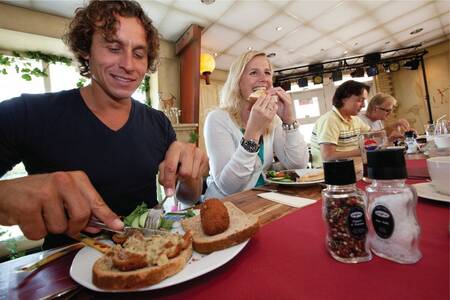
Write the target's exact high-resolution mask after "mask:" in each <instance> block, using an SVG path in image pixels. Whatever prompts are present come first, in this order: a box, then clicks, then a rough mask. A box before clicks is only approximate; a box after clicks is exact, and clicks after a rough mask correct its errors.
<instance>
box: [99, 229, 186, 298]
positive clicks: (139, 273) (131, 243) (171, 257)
mask: <svg viewBox="0 0 450 300" xmlns="http://www.w3.org/2000/svg"><path fill="white" fill-rule="evenodd" d="M191 255H192V235H191V232H190V231H187V232H186V233H185V234H184V236H180V235H178V234H172V233H167V234H164V235H154V236H151V237H148V238H144V237H143V235H142V233H140V234H139V233H136V234H133V235H131V236H129V237H128V239H127V240H126V242H125V243H124V244H123V247H122V246H121V245H116V246H115V247H114V248H112V249H111V250H110V251H108V252H107V253H106V254H105V255H103V256H102V257H101V258H99V259H98V260H97V261H96V262H95V263H94V266H93V268H92V282H93V283H94V284H95V285H96V286H98V287H100V288H102V289H106V290H127V289H137V288H141V287H145V286H149V285H152V284H156V283H158V282H160V281H162V280H164V279H165V278H167V277H169V276H172V275H174V274H176V273H178V272H179V271H181V270H182V269H183V268H184V266H185V265H186V263H187V262H188V261H189V259H190V257H191Z"/></svg>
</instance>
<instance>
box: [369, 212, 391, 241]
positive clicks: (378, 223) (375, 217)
mask: <svg viewBox="0 0 450 300" xmlns="http://www.w3.org/2000/svg"><path fill="white" fill-rule="evenodd" d="M372 224H373V228H374V229H375V232H376V233H377V235H378V236H379V237H380V238H382V239H388V238H390V237H391V235H392V233H393V232H394V218H393V216H392V213H391V212H390V211H389V209H387V208H386V207H385V206H383V205H377V206H375V208H374V209H373V211H372Z"/></svg>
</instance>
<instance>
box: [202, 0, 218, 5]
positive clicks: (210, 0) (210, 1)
mask: <svg viewBox="0 0 450 300" xmlns="http://www.w3.org/2000/svg"><path fill="white" fill-rule="evenodd" d="M200 2H201V3H203V4H206V5H210V4H213V3H214V2H216V0H200Z"/></svg>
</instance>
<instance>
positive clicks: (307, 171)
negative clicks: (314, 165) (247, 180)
mask: <svg viewBox="0 0 450 300" xmlns="http://www.w3.org/2000/svg"><path fill="white" fill-rule="evenodd" d="M281 172H294V173H296V174H297V175H298V176H300V177H302V176H305V175H307V174H308V175H309V174H311V175H313V174H317V173H323V169H293V170H282V171H281ZM263 174H264V175H263V177H264V180H265V181H266V182H268V183H274V184H281V185H293V186H299V185H301V186H307V185H312V184H318V183H322V182H324V181H325V180H324V179H320V180H314V181H302V182H297V181H279V180H272V179H271V178H270V177H269V176H267V172H264V173H263Z"/></svg>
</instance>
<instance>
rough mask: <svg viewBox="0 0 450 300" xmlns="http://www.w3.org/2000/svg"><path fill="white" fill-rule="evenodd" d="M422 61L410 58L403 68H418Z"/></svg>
mask: <svg viewBox="0 0 450 300" xmlns="http://www.w3.org/2000/svg"><path fill="white" fill-rule="evenodd" d="M419 63H420V61H419V60H417V59H412V60H408V61H407V62H405V63H404V64H403V68H405V69H408V70H417V69H418V68H419Z"/></svg>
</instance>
